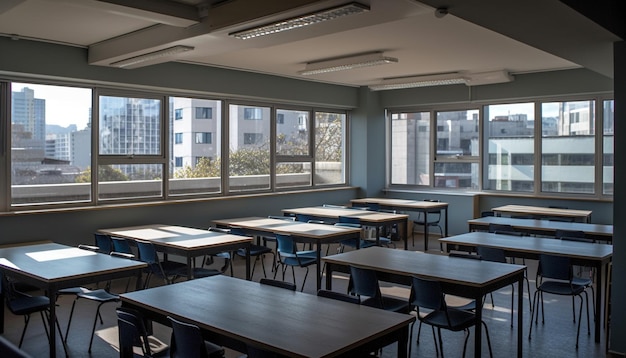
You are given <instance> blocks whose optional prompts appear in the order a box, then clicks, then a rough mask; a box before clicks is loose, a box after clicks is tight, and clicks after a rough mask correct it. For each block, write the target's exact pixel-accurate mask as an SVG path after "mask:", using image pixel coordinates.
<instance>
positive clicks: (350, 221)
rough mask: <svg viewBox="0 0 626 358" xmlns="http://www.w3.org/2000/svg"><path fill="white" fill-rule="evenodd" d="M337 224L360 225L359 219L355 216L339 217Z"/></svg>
mask: <svg viewBox="0 0 626 358" xmlns="http://www.w3.org/2000/svg"><path fill="white" fill-rule="evenodd" d="M338 222H340V223H343V224H359V225H360V224H361V219H359V218H358V217H356V216H340V217H339V219H338Z"/></svg>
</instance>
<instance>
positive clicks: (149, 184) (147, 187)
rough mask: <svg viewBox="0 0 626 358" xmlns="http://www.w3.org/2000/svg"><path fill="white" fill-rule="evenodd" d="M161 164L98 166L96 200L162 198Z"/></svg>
mask: <svg viewBox="0 0 626 358" xmlns="http://www.w3.org/2000/svg"><path fill="white" fill-rule="evenodd" d="M162 178H163V166H162V165H161V164H124V165H100V166H98V199H100V200H108V199H139V198H154V197H162V196H163V181H162Z"/></svg>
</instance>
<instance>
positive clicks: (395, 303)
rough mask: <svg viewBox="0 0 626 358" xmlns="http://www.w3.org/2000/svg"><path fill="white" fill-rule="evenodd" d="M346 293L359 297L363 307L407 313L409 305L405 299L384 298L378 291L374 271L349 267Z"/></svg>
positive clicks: (376, 277)
mask: <svg viewBox="0 0 626 358" xmlns="http://www.w3.org/2000/svg"><path fill="white" fill-rule="evenodd" d="M348 293H349V294H352V295H356V296H359V301H360V303H361V304H362V305H364V306H370V307H375V308H380V309H384V310H386V311H393V312H400V313H409V303H408V302H407V301H406V299H399V298H396V297H391V296H384V295H383V294H382V292H381V291H380V284H379V282H378V275H377V274H376V271H374V270H369V269H364V268H360V267H356V266H350V281H349V282H348Z"/></svg>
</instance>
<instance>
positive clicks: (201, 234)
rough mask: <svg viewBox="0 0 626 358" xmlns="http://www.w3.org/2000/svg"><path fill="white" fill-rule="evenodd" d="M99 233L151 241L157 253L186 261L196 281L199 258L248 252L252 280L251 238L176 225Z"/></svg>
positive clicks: (131, 228)
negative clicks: (195, 270)
mask: <svg viewBox="0 0 626 358" xmlns="http://www.w3.org/2000/svg"><path fill="white" fill-rule="evenodd" d="M98 232H99V233H102V234H106V235H109V236H113V237H121V238H124V239H127V240H130V241H131V242H132V241H133V240H142V241H150V242H152V243H153V244H154V246H155V247H156V249H157V251H160V252H163V253H165V254H172V255H179V256H183V257H185V258H187V269H188V271H187V278H188V279H192V278H193V262H192V261H193V259H194V258H195V257H198V256H204V255H210V254H217V253H220V252H224V251H235V250H237V249H240V248H245V249H246V279H248V280H249V279H250V250H248V248H249V247H250V244H251V242H252V238H251V237H246V236H240V235H230V234H225V233H222V232H217V231H208V230H204V229H195V228H190V227H185V226H176V225H162V224H152V225H139V226H129V227H121V228H114V229H99V230H98Z"/></svg>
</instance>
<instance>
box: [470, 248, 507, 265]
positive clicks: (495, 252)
mask: <svg viewBox="0 0 626 358" xmlns="http://www.w3.org/2000/svg"><path fill="white" fill-rule="evenodd" d="M476 252H477V253H478V255H480V257H482V259H483V260H485V261H492V262H503V263H506V262H507V261H506V254H505V252H504V250H503V249H499V248H496V247H485V246H478V247H476Z"/></svg>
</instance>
